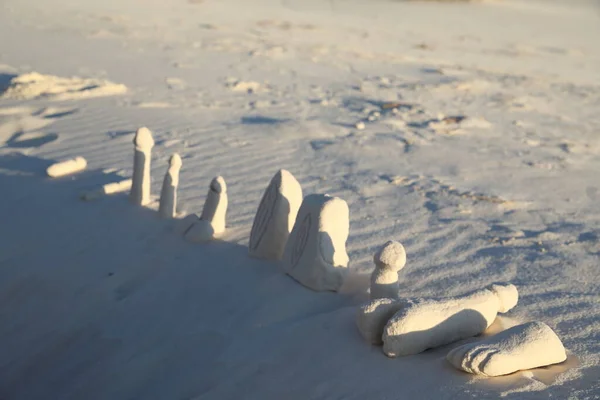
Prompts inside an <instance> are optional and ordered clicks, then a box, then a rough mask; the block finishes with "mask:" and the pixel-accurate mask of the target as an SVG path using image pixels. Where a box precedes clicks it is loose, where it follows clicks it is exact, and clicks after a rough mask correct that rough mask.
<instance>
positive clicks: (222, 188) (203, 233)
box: [185, 176, 228, 242]
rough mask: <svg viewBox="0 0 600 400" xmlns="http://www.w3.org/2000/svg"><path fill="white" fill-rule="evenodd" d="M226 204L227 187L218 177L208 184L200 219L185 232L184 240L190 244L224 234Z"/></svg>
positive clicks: (221, 178) (216, 237)
mask: <svg viewBox="0 0 600 400" xmlns="http://www.w3.org/2000/svg"><path fill="white" fill-rule="evenodd" d="M227 203H228V202H227V185H226V184H225V180H224V179H223V177H221V176H218V177H216V178H214V179H213V180H212V182H211V183H210V188H209V190H208V195H207V196H206V201H205V202H204V208H203V209H202V214H201V215H200V219H199V220H198V221H196V222H195V223H194V224H193V225H192V226H191V228H189V229H188V230H187V232H186V233H185V238H186V239H187V240H189V241H191V242H206V241H208V240H213V239H218V238H220V237H221V236H222V235H223V233H225V218H226V214H227Z"/></svg>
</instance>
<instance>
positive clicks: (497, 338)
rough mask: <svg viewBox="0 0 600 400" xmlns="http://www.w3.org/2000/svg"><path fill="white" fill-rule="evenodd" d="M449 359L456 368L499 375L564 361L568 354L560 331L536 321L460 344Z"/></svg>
mask: <svg viewBox="0 0 600 400" xmlns="http://www.w3.org/2000/svg"><path fill="white" fill-rule="evenodd" d="M446 359H447V360H448V361H449V362H450V364H452V365H453V366H455V367H456V368H458V369H462V370H463V371H466V372H470V373H472V374H479V375H487V376H499V375H506V374H511V373H513V372H516V371H519V370H524V369H531V368H538V367H545V366H547V365H551V364H557V363H561V362H563V361H565V360H566V359H567V354H566V352H565V348H564V346H563V344H562V342H561V341H560V339H559V337H558V336H557V335H556V333H554V331H553V330H552V329H551V328H550V327H549V326H548V325H546V324H544V323H543V322H537V321H536V322H528V323H526V324H523V325H517V326H513V327H512V328H510V329H507V330H505V331H503V332H500V333H498V334H496V335H494V336H492V337H489V338H487V339H485V340H481V341H479V342H475V343H467V344H464V345H462V346H459V347H457V348H455V349H453V350H451V351H450V352H449V353H448V355H447V356H446Z"/></svg>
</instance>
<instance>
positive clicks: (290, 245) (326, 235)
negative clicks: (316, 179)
mask: <svg viewBox="0 0 600 400" xmlns="http://www.w3.org/2000/svg"><path fill="white" fill-rule="evenodd" d="M349 230H350V211H349V209H348V205H347V204H346V202H345V201H344V200H342V199H340V198H338V197H332V196H328V195H326V194H311V195H308V196H306V197H305V198H304V200H303V201H302V205H301V206H300V211H299V212H298V217H297V218H296V223H295V224H294V228H293V229H292V232H291V234H290V236H289V238H288V241H287V243H286V246H285V250H284V253H283V262H282V264H283V269H284V270H285V272H286V273H288V274H289V275H290V276H291V277H293V278H294V279H296V280H297V281H298V282H300V283H301V284H303V285H304V286H307V287H309V288H311V289H313V290H317V291H323V290H333V291H337V290H338V289H339V288H340V286H341V285H342V283H343V281H344V276H345V272H346V271H347V269H346V268H347V267H348V254H347V253H346V239H347V238H348V233H349Z"/></svg>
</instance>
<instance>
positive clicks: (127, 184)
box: [81, 179, 131, 201]
mask: <svg viewBox="0 0 600 400" xmlns="http://www.w3.org/2000/svg"><path fill="white" fill-rule="evenodd" d="M129 189H131V179H125V180H122V181H119V182H112V183H107V184H106V185H103V186H102V187H100V188H99V189H97V190H93V191H90V192H85V193H83V194H82V195H81V199H82V200H85V201H91V200H95V199H98V198H100V197H102V196H105V195H108V194H115V193H121V192H125V191H127V190H129Z"/></svg>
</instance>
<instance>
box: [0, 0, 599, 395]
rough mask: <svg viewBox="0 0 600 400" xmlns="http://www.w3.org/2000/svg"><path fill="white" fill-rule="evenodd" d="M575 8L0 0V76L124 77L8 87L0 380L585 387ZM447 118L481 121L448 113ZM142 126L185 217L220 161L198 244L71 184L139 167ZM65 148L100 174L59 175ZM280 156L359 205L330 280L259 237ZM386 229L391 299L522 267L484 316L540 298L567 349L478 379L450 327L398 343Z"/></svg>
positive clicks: (86, 390)
mask: <svg viewBox="0 0 600 400" xmlns="http://www.w3.org/2000/svg"><path fill="white" fill-rule="evenodd" d="M584 4H585V3H584V2H583V1H575V0H573V1H566V0H565V1H563V2H560V1H550V0H547V1H544V2H539V1H538V2H533V1H525V0H522V1H519V0H504V1H498V2H489V3H487V2H486V3H456V4H437V3H431V2H427V3H419V2H414V1H411V2H402V1H383V0H382V1H366V0H344V1H342V0H332V1H322V0H304V1H300V0H289V1H285V2H281V1H275V0H256V1H242V0H222V1H213V0H204V1H201V2H198V1H186V0H176V1H175V0H174V1H165V0H148V1H143V2H142V1H140V0H106V1H92V0H87V1H86V0H4V1H2V5H1V6H0V87H2V88H3V87H5V86H7V85H10V80H11V79H12V78H14V77H15V76H20V75H22V74H25V73H28V72H30V71H37V72H39V73H40V74H44V75H49V76H54V77H63V78H69V77H74V76H78V77H81V78H82V79H92V78H93V79H98V80H107V81H110V82H115V83H118V84H123V85H125V86H126V87H127V88H128V90H127V91H126V92H125V93H122V94H120V95H119V96H102V97H94V98H89V97H85V96H83V97H84V98H71V99H70V100H65V101H64V102H61V103H60V104H59V103H57V102H56V101H55V97H52V96H50V97H44V96H41V97H39V98H36V99H31V100H27V99H21V100H19V99H14V98H6V96H3V97H2V98H0V188H2V189H0V190H1V192H2V197H1V200H0V203H1V206H0V221H2V223H1V224H0V238H1V239H2V240H0V315H1V317H2V318H1V319H2V323H1V324H0V344H1V345H2V347H1V349H2V350H1V351H0V398H3V399H4V398H6V399H11V400H12V399H17V400H18V399H27V400H29V399H44V400H46V399H49V398H52V399H77V400H79V399H86V400H95V399H114V400H119V399H203V400H206V399H209V400H210V399H218V400H224V399H241V398H244V399H261V400H264V399H266V400H271V399H302V400H305V399H338V398H339V399H351V400H352V399H361V400H362V399H389V398H393V399H395V398H427V399H441V400H445V399H456V398H459V399H460V398H473V399H496V398H500V397H501V396H504V397H503V398H506V399H509V400H512V399H538V398H539V399H546V398H548V397H552V398H555V399H568V398H569V397H571V398H579V399H585V398H594V397H595V396H597V395H598V393H600V383H599V382H598V376H599V375H600V344H599V343H600V341H599V340H598V332H599V331H600V310H599V308H598V304H599V303H600V278H599V274H598V254H600V244H599V243H600V186H599V184H598V171H600V157H599V155H600V137H599V136H598V132H599V131H600V119H599V115H600V114H599V113H598V109H600V90H599V86H600V75H599V74H598V71H600V46H598V38H599V37H600V23H599V13H598V8H597V6H595V5H594V6H592V5H591V4H595V3H592V2H591V1H590V2H587V4H589V5H588V6H585V5H584ZM250 82H256V83H257V84H258V85H256V84H251V85H249V84H248V83H250ZM236 83H239V84H237V89H236ZM80 88H81V87H80ZM89 89H91V88H88V89H86V90H84V91H83V92H87V91H88V90H89ZM238 89H240V90H238ZM241 89H245V90H241ZM248 89H250V90H248ZM255 89H256V90H255ZM0 90H2V89H0ZM72 93H73V94H76V93H77V92H72ZM85 94H88V93H85ZM75 97H77V96H75ZM57 105H60V107H58V106H57ZM148 105H151V106H153V107H148ZM157 105H159V106H160V107H157ZM393 110H396V111H393ZM376 113H379V116H377V114H376ZM439 114H443V115H444V116H466V117H467V119H465V120H463V121H461V122H460V123H454V122H453V121H450V120H447V122H448V124H446V125H444V126H442V127H441V128H446V127H447V128H448V129H437V130H436V129H433V128H435V127H437V128H440V127H439V126H436V125H435V124H436V123H439V121H440V120H439V119H438V115H439ZM369 117H371V118H369ZM369 119H372V120H369ZM470 119H472V121H470ZM483 121H487V122H488V123H489V126H488V125H487V124H485V123H483ZM359 122H360V123H362V124H363V125H364V129H362V130H357V129H356V128H355V126H356V124H357V123H359ZM430 124H433V127H430ZM139 126H148V127H149V128H150V129H151V130H152V132H153V135H154V139H155V140H156V145H155V146H154V149H153V153H152V164H151V169H152V176H153V177H154V178H153V180H152V187H151V193H152V195H153V196H154V198H156V197H158V195H159V193H160V189H161V184H162V178H163V176H164V173H165V168H166V165H167V162H168V158H169V157H170V155H171V154H173V153H175V152H177V153H178V154H180V155H181V157H182V159H183V163H184V168H183V169H182V170H181V175H180V180H179V183H180V184H179V187H178V192H177V200H178V207H179V209H180V210H181V212H182V213H185V214H189V213H193V212H195V213H200V211H201V210H202V207H203V204H204V201H205V195H206V187H207V185H208V183H209V182H210V180H211V179H212V178H213V177H214V176H218V175H223V176H224V177H226V178H227V185H228V190H227V192H228V196H229V207H228V211H227V230H226V232H225V234H224V236H223V238H222V241H214V242H210V243H207V244H203V245H198V244H192V243H188V242H186V241H185V240H183V238H182V236H181V235H178V234H175V233H174V232H173V231H174V230H175V229H176V228H175V225H176V224H175V223H176V222H177V221H170V220H161V219H159V218H157V213H156V208H157V204H155V203H153V202H150V203H149V208H148V207H132V206H131V204H129V203H128V202H127V200H126V196H125V195H123V194H121V195H119V194H115V195H113V196H106V198H104V199H103V200H102V201H97V202H89V203H86V202H82V201H80V200H79V199H78V194H80V193H81V192H84V191H89V190H94V189H96V188H99V187H102V186H103V185H105V184H108V183H112V182H117V181H121V180H123V179H125V178H130V177H131V174H132V167H133V165H132V156H133V154H132V148H131V147H132V145H131V141H132V139H133V134H134V132H135V130H136V129H137V128H138V127H139ZM456 130H459V131H460V132H458V133H460V134H452V133H456V132H455V131H456ZM77 156H82V157H84V158H85V159H86V160H87V161H88V166H87V172H86V173H84V174H75V175H72V176H69V177H66V178H64V179H56V180H52V179H47V178H46V177H45V171H46V168H47V167H48V166H49V165H50V164H51V163H53V162H54V161H55V160H64V159H72V158H75V157H77ZM282 168H283V169H286V170H289V171H292V172H293V174H294V176H295V177H296V178H297V180H298V182H299V183H300V184H301V185H302V189H303V192H304V194H305V195H306V194H311V193H329V194H331V195H334V196H338V197H340V198H342V199H344V200H345V201H346V202H347V203H348V206H349V209H350V235H349V237H348V241H347V244H346V250H347V253H348V256H349V258H350V263H349V266H350V267H349V268H348V269H349V271H348V277H347V280H346V281H345V282H344V286H343V287H342V288H341V289H340V293H327V292H321V293H315V292H313V291H311V290H308V289H306V288H305V287H303V286H301V285H299V284H298V283H297V282H295V281H294V280H293V279H291V278H289V277H288V276H286V275H285V274H284V273H283V272H282V271H281V268H280V267H279V266H278V265H276V263H273V262H269V261H264V260H257V259H254V258H251V257H249V256H248V248H247V244H248V239H249V234H250V230H251V226H252V222H253V220H254V216H255V214H256V211H257V205H258V203H259V202H260V199H261V196H262V194H263V192H264V190H265V187H266V186H267V185H268V183H269V180H270V179H271V178H272V175H273V173H274V172H275V171H277V170H279V169H282ZM109 169H110V170H112V171H114V172H104V171H107V170H109ZM5 188H7V189H5ZM187 222H190V220H188V221H187ZM188 228H189V226H188ZM390 239H394V240H397V241H399V242H401V243H402V244H403V246H404V247H405V249H406V253H407V254H408V256H409V261H408V263H407V266H406V267H405V268H404V269H403V270H402V271H401V272H400V276H401V279H400V280H399V292H400V293H401V294H402V296H405V297H410V298H415V297H441V296H457V295H462V294H465V293H468V292H471V291H473V290H476V289H479V288H482V287H485V286H487V285H489V284H490V283H492V282H498V281H506V282H513V283H514V284H515V285H516V286H517V287H518V288H519V294H520V296H521V299H520V300H519V305H518V306H516V307H515V308H514V309H512V310H510V311H509V312H508V313H506V314H505V315H502V316H500V317H498V318H497V322H498V324H499V325H497V326H495V324H493V325H492V326H491V327H490V329H493V328H495V327H497V328H499V329H503V327H510V326H513V325H519V324H522V323H525V322H527V321H535V320H537V321H542V322H544V323H546V324H547V325H548V326H549V327H551V328H552V330H554V331H555V332H556V334H557V335H558V337H560V339H561V340H562V342H563V344H564V347H565V348H566V350H567V356H568V358H567V361H566V362H565V363H564V364H560V365H556V366H551V367H548V368H547V369H546V368H544V369H539V370H531V371H525V372H517V373H515V374H513V375H510V376H507V377H502V378H480V377H475V376H473V375H470V374H465V373H461V372H460V371H457V370H455V369H454V368H453V367H452V366H450V365H449V364H448V363H447V362H446V361H445V356H446V354H447V353H448V352H449V351H450V349H451V348H452V346H454V345H448V346H444V347H442V348H439V349H436V350H428V351H425V352H423V353H421V354H418V355H415V356H408V357H402V358H396V359H389V358H387V357H386V356H385V355H384V354H383V353H382V352H381V348H378V347H373V346H370V345H369V344H367V343H366V342H365V340H364V339H363V338H362V337H361V335H360V333H358V332H357V329H356V327H355V322H354V320H355V316H356V312H357V307H358V305H359V304H362V303H363V302H364V301H366V300H368V297H369V295H368V289H369V286H370V272H371V271H372V269H373V267H374V266H373V254H374V252H375V251H376V250H377V249H378V248H379V246H381V244H382V243H385V242H386V241H387V240H390ZM460 344H461V343H457V344H456V345H460Z"/></svg>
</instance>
